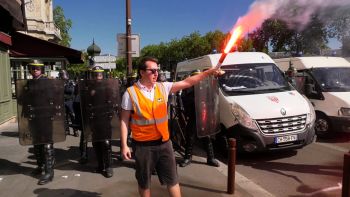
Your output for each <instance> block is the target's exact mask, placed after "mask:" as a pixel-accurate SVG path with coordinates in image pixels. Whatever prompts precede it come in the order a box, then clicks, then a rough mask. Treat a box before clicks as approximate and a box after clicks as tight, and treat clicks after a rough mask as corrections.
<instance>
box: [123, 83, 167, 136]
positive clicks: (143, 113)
mask: <svg viewBox="0 0 350 197" xmlns="http://www.w3.org/2000/svg"><path fill="white" fill-rule="evenodd" d="M127 91H128V93H129V95H130V98H131V101H132V106H133V110H134V111H133V113H132V114H131V121H130V129H131V132H132V138H133V139H134V140H136V141H143V142H145V141H152V140H159V139H162V141H167V140H169V131H168V113H167V102H168V97H167V95H166V92H165V87H164V85H163V84H161V83H156V87H155V90H154V100H153V101H151V100H149V99H148V98H147V97H145V96H144V95H143V94H142V92H141V89H140V88H139V87H138V85H137V84H136V83H135V84H134V85H133V86H131V87H129V88H128V89H127Z"/></svg>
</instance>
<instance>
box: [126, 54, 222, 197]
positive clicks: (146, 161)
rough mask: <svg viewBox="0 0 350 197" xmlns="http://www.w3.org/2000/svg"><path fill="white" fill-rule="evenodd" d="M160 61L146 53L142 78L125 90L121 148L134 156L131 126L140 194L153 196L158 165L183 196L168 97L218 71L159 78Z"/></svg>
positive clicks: (160, 173)
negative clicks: (174, 79) (129, 140)
mask: <svg viewBox="0 0 350 197" xmlns="http://www.w3.org/2000/svg"><path fill="white" fill-rule="evenodd" d="M158 71H159V68H158V61H157V59H155V58H151V57H146V58H144V59H143V61H142V64H141V65H140V66H139V67H138V75H139V77H140V79H139V80H138V81H137V82H136V83H134V85H132V86H130V87H129V88H128V89H127V91H125V93H124V95H123V98H122V105H121V107H122V113H121V123H120V125H121V151H122V155H123V158H124V159H126V160H129V159H131V151H130V148H129V147H128V145H127V134H128V127H129V126H130V129H131V133H132V142H133V143H132V144H133V152H134V154H135V163H136V179H137V182H138V189H139V193H140V196H150V195H151V190H150V185H151V173H152V171H153V170H154V169H156V171H157V174H158V178H159V181H160V182H161V184H162V185H166V186H167V188H168V192H169V195H170V196H173V197H177V196H181V192H180V186H179V182H178V176H177V171H176V162H175V156H174V151H173V147H172V144H171V142H170V141H169V131H168V114H167V100H168V95H169V93H175V92H177V91H179V90H182V89H185V88H189V87H191V86H193V85H195V84H197V83H199V82H200V81H201V80H203V79H204V78H206V77H208V76H209V75H214V74H215V75H217V74H219V71H218V69H217V68H211V69H208V70H206V71H205V72H202V73H200V74H198V75H195V76H192V77H188V78H186V79H184V80H183V81H178V82H174V83H173V82H157V78H158Z"/></svg>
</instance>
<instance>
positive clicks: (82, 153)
mask: <svg viewBox="0 0 350 197" xmlns="http://www.w3.org/2000/svg"><path fill="white" fill-rule="evenodd" d="M87 162H88V154H87V143H86V142H83V143H81V147H80V159H79V163H80V164H86V163H87Z"/></svg>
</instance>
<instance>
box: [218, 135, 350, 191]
mask: <svg viewBox="0 0 350 197" xmlns="http://www.w3.org/2000/svg"><path fill="white" fill-rule="evenodd" d="M349 150H350V132H347V133H345V132H343V133H337V134H336V135H335V136H334V137H333V138H331V139H326V140H320V139H318V140H316V142H314V143H312V144H310V145H308V146H306V147H304V148H302V149H299V150H290V151H283V152H274V153H257V154H250V155H247V154H245V155H238V157H237V164H236V171H237V172H238V173H240V174H242V175H243V176H245V177H247V178H248V179H250V180H251V181H253V182H254V183H255V184H257V185H259V186H261V187H262V188H263V189H265V190H266V191H268V192H269V193H271V194H273V195H275V196H279V197H284V196H288V197H301V196H313V197H331V196H332V197H333V196H341V185H340V184H341V182H342V176H343V173H342V171H343V158H344V153H346V152H349ZM218 154H219V153H218ZM221 159H222V160H223V162H225V158H224V157H221ZM349 176H350V175H349Z"/></svg>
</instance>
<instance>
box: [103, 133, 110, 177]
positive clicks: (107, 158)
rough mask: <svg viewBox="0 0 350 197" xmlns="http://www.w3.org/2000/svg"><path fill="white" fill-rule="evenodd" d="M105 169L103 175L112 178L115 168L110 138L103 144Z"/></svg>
mask: <svg viewBox="0 0 350 197" xmlns="http://www.w3.org/2000/svg"><path fill="white" fill-rule="evenodd" d="M102 150H103V153H102V155H103V171H102V175H103V176H105V177H106V178H110V177H112V176H113V169H112V162H113V160H112V146H111V144H110V141H109V140H106V141H105V142H104V144H103V149H102Z"/></svg>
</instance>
